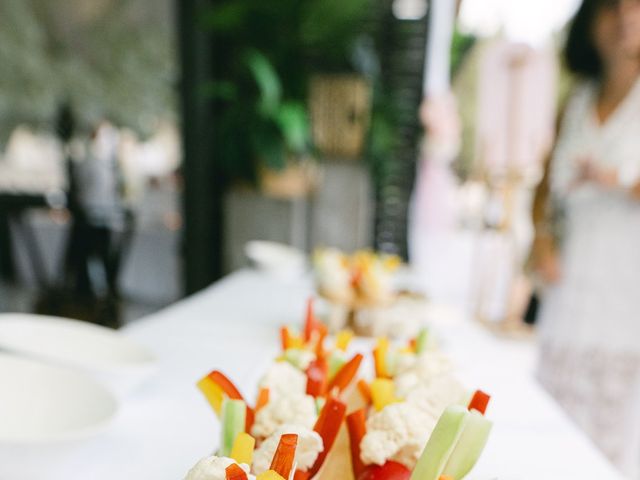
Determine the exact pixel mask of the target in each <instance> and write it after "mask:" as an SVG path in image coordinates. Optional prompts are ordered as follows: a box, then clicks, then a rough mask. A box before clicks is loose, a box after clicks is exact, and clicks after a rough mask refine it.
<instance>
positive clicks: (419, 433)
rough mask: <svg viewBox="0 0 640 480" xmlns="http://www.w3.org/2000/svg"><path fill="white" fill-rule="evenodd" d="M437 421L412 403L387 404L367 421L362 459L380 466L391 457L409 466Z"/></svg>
mask: <svg viewBox="0 0 640 480" xmlns="http://www.w3.org/2000/svg"><path fill="white" fill-rule="evenodd" d="M437 421H438V417H436V416H434V415H431V414H430V413H429V412H426V411H423V410H421V409H420V408H418V407H417V406H416V405H414V404H412V403H408V402H402V403H394V404H391V405H388V406H387V407H385V408H384V409H382V410H381V411H380V412H377V413H375V414H373V415H372V416H371V417H369V419H368V420H367V433H366V434H365V436H364V438H363V439H362V443H361V444H360V449H361V458H362V461H363V462H365V463H375V464H377V465H382V464H383V463H385V462H386V461H387V460H394V461H396V462H399V463H402V464H403V465H405V466H406V467H407V468H410V469H411V468H413V467H414V466H415V464H416V462H417V461H418V457H419V456H420V454H421V453H422V450H423V448H424V446H425V444H426V443H427V440H428V439H429V436H430V435H431V432H432V431H433V428H434V427H435V425H436V422H437Z"/></svg>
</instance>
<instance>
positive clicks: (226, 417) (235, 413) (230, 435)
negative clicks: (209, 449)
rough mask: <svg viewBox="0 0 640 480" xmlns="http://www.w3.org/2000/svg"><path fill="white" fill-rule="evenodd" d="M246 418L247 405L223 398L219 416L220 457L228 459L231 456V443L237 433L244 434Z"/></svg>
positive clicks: (239, 401)
mask: <svg viewBox="0 0 640 480" xmlns="http://www.w3.org/2000/svg"><path fill="white" fill-rule="evenodd" d="M246 416H247V405H246V404H245V403H244V402H243V401H242V400H229V399H226V398H225V400H224V402H223V403H222V416H221V420H222V428H221V442H220V455H221V456H223V457H228V456H229V455H231V450H232V448H233V442H234V441H235V440H236V437H237V436H238V434H239V433H241V432H244V428H245V420H246Z"/></svg>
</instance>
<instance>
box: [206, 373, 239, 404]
mask: <svg viewBox="0 0 640 480" xmlns="http://www.w3.org/2000/svg"><path fill="white" fill-rule="evenodd" d="M208 377H209V379H210V380H211V381H212V382H214V383H216V384H217V385H218V386H219V387H220V388H221V389H222V391H223V392H224V393H225V395H226V396H227V397H229V398H230V399H231V400H243V401H244V398H242V394H241V393H240V390H238V389H237V388H236V386H235V385H234V384H233V382H232V381H231V380H229V378H228V377H227V376H226V375H225V374H224V373H222V372H221V371H219V370H214V371H213V372H211V373H210V374H209V375H208Z"/></svg>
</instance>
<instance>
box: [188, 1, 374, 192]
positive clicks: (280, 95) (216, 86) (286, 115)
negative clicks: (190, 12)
mask: <svg viewBox="0 0 640 480" xmlns="http://www.w3.org/2000/svg"><path fill="white" fill-rule="evenodd" d="M371 1H374V0H350V1H348V2H344V1H342V0H279V1H255V0H227V1H222V2H218V3H217V4H216V5H213V6H211V7H210V8H207V9H205V10H203V11H202V12H200V15H199V17H198V21H197V24H198V26H199V27H200V28H204V29H205V30H206V31H208V32H210V34H211V37H212V42H213V45H214V49H215V45H216V44H217V45H222V47H221V50H222V51H218V52H214V58H215V66H214V75H213V79H212V80H211V81H210V82H209V83H207V84H206V85H204V86H203V88H202V92H203V95H205V96H206V98H208V99H210V100H213V101H214V106H215V110H216V116H217V117H218V118H217V119H216V122H215V124H216V127H215V129H214V130H213V132H212V133H213V135H214V139H215V144H216V145H218V146H219V148H218V147H217V148H218V150H217V151H218V152H219V155H218V158H219V161H220V162H221V167H222V168H223V170H224V171H225V173H226V174H228V175H229V177H230V178H231V179H244V180H250V181H252V182H254V183H255V182H256V180H257V175H256V172H257V169H258V166H259V164H262V165H264V166H267V167H268V168H272V169H281V168H284V167H285V166H286V165H287V161H288V159H290V158H295V156H296V155H298V154H300V155H301V154H304V153H306V152H309V151H311V150H312V148H313V147H312V141H311V131H310V121H309V111H308V104H307V98H308V86H309V80H310V77H311V75H313V74H314V73H315V72H327V71H349V70H353V67H352V66H351V64H350V60H349V59H350V57H351V50H352V46H353V44H354V41H355V38H356V36H357V35H358V28H357V25H358V23H359V22H360V21H362V19H363V18H364V16H365V15H366V13H367V5H368V4H369V3H370V2H371ZM203 98H204V97H203Z"/></svg>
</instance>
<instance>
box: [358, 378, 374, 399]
mask: <svg viewBox="0 0 640 480" xmlns="http://www.w3.org/2000/svg"><path fill="white" fill-rule="evenodd" d="M358 391H359V392H360V395H362V398H363V399H364V400H365V401H366V402H367V404H369V405H370V404H371V388H369V384H368V383H367V382H366V381H365V380H362V379H360V380H358Z"/></svg>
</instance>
